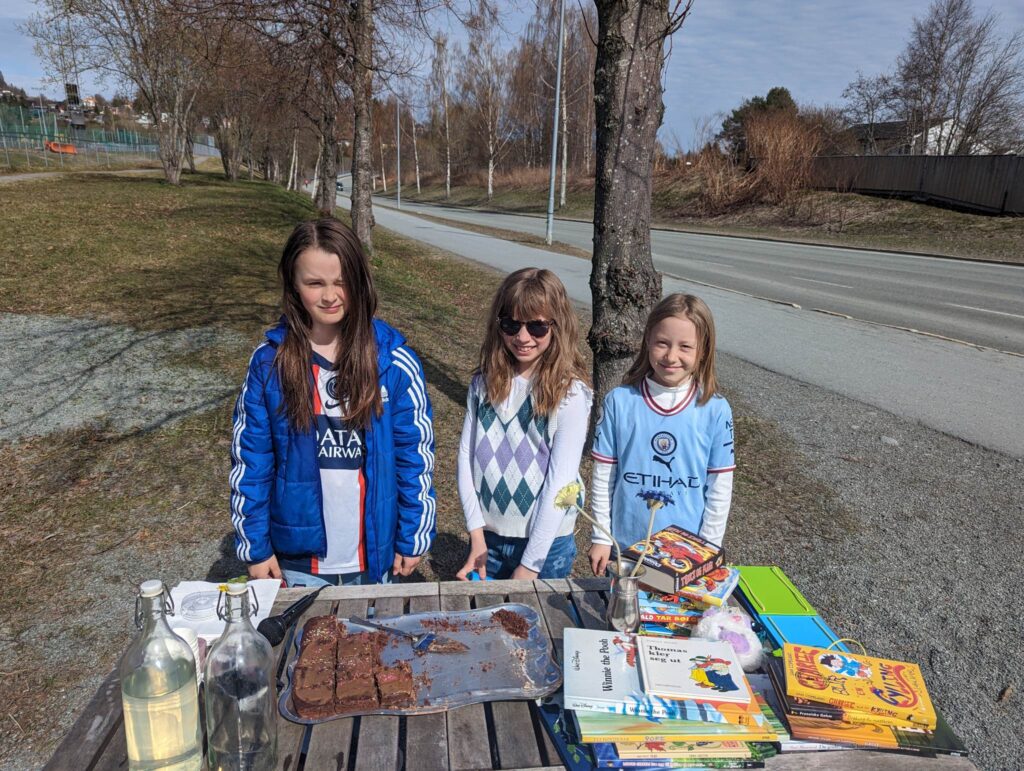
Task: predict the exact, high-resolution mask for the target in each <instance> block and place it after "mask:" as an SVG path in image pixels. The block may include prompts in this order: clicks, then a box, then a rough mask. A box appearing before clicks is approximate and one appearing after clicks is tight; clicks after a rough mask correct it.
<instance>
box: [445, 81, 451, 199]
mask: <svg viewBox="0 0 1024 771" xmlns="http://www.w3.org/2000/svg"><path fill="white" fill-rule="evenodd" d="M444 197H445V200H447V199H449V198H451V197H452V141H451V134H450V133H449V129H448V89H447V87H446V88H445V90H444Z"/></svg>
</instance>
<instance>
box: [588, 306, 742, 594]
mask: <svg viewBox="0 0 1024 771" xmlns="http://www.w3.org/2000/svg"><path fill="white" fill-rule="evenodd" d="M717 390H718V381H717V379H716V377H715V321H714V318H713V317H712V315H711V310H710V309H709V308H708V306H707V305H706V304H705V303H704V301H703V300H701V299H700V298H699V297H695V296H694V295H689V294H673V295H669V296H668V297H666V298H664V299H663V300H662V301H661V302H660V303H658V305H657V306H656V307H655V308H654V310H653V311H651V315H650V316H649V317H648V319H647V325H646V328H645V329H644V339H643V345H642V347H641V349H640V353H639V354H638V355H637V357H636V361H634V362H633V366H632V367H630V369H629V371H628V372H627V373H626V375H625V377H624V378H623V381H622V385H621V386H619V387H618V388H615V389H613V390H612V391H610V392H609V393H608V395H607V396H606V397H605V400H604V407H603V412H602V415H601V419H600V421H599V422H598V426H597V434H596V436H595V438H594V447H593V452H592V454H593V457H594V461H595V462H594V474H593V482H592V484H591V493H592V501H591V504H592V506H593V512H594V518H595V519H596V520H597V522H598V523H600V524H601V525H602V526H603V527H604V528H605V529H606V530H608V531H609V532H611V534H612V535H613V536H614V537H615V540H616V541H617V542H618V545H619V547H620V548H621V549H627V548H629V547H630V546H632V545H633V544H634V543H637V542H638V541H642V540H643V539H644V538H645V536H646V535H647V522H648V519H649V517H650V508H649V505H650V502H651V501H655V500H656V501H657V502H658V505H659V507H660V508H657V513H656V515H655V519H654V529H653V532H657V531H659V530H661V529H663V528H665V527H668V526H669V525H677V526H679V527H682V528H684V529H685V530H689V531H690V532H692V533H697V534H698V535H700V536H701V537H702V538H704V539H706V540H708V541H711V542H713V543H715V544H718V545H721V543H722V537H723V536H724V535H725V525H726V522H727V521H728V518H729V506H730V504H731V503H732V477H733V471H734V470H735V468H736V462H735V459H734V455H733V426H732V409H731V408H730V407H729V403H728V402H727V401H726V400H725V398H724V397H722V396H720V395H719V394H718V393H716V391H717ZM592 541H593V545H592V546H591V548H590V564H591V567H592V568H593V570H594V573H595V574H597V575H603V574H604V571H605V567H606V566H607V564H608V559H609V557H610V555H611V548H612V545H611V543H610V542H609V541H608V539H607V538H606V537H605V536H603V535H602V534H601V533H600V532H599V531H598V530H596V529H595V531H594V535H593V539H592Z"/></svg>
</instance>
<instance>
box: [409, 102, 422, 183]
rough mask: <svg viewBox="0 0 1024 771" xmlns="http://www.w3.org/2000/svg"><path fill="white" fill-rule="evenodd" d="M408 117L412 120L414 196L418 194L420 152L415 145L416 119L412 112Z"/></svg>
mask: <svg viewBox="0 0 1024 771" xmlns="http://www.w3.org/2000/svg"><path fill="white" fill-rule="evenodd" d="M409 117H410V118H411V119H412V161H413V165H414V166H415V167H416V195H419V194H420V150H419V147H418V146H417V144H416V118H415V117H413V114H412V110H410V111H409Z"/></svg>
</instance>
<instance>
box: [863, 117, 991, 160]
mask: <svg viewBox="0 0 1024 771" xmlns="http://www.w3.org/2000/svg"><path fill="white" fill-rule="evenodd" d="M961 131H962V129H961V126H960V123H959V122H958V121H957V120H956V119H954V118H935V119H933V120H930V121H928V128H927V130H925V129H924V126H923V124H921V123H919V122H914V123H913V124H912V123H911V122H910V121H905V120H894V121H881V122H878V123H858V124H856V125H853V126H850V133H851V134H853V136H854V137H855V138H856V139H857V143H858V145H859V149H860V153H861V154H862V155H942V154H944V153H943V149H944V148H945V147H947V146H951V147H955V146H956V145H957V144H958V141H959V135H960V133H961ZM991 154H992V149H991V148H990V147H988V146H987V145H985V144H984V143H982V142H975V143H974V144H973V145H972V146H971V148H970V152H969V153H968V155H991Z"/></svg>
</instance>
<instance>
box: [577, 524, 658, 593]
mask: <svg viewBox="0 0 1024 771" xmlns="http://www.w3.org/2000/svg"><path fill="white" fill-rule="evenodd" d="M573 508H574V509H576V511H578V512H579V513H580V514H582V515H583V516H584V518H586V519H587V520H588V521H589V522H590V524H592V525H593V526H594V527H596V528H597V529H598V530H600V531H601V534H602V535H604V536H605V537H607V538H608V540H609V541H611V542H612V546H613V547H615V565H616V567H618V569H619V577H620V578H621V577H622V550H621V549H620V548H619V542H618V541H616V540H615V537H614V536H613V535H612V534H611V533H609V532H608V531H607V530H605V529H604V528H603V527H602V526H601V525H599V524H598V523H597V520H596V519H594V518H593V517H592V516H590V515H589V514H587V512H585V511H584V510H583V509H581V508H580V507H579V506H573ZM652 519H653V515H652Z"/></svg>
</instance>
